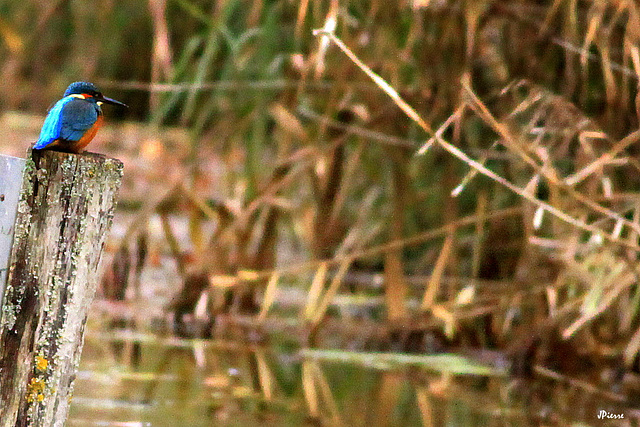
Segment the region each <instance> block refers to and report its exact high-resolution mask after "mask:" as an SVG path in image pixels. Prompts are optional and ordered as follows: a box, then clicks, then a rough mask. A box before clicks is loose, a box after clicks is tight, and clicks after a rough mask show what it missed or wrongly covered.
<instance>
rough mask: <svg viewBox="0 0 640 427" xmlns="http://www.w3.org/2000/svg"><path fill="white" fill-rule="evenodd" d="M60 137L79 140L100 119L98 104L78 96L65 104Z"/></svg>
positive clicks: (61, 117) (67, 139)
mask: <svg viewBox="0 0 640 427" xmlns="http://www.w3.org/2000/svg"><path fill="white" fill-rule="evenodd" d="M60 120H61V123H60V136H59V138H60V139H64V140H66V141H78V140H79V139H80V138H82V136H83V135H84V134H85V132H86V131H87V130H89V129H90V128H91V126H93V125H94V124H95V122H96V120H98V107H97V105H95V104H93V103H91V102H87V101H84V100H81V99H78V98H74V99H72V100H71V101H69V102H67V103H66V104H64V106H63V107H62V112H61V115H60Z"/></svg>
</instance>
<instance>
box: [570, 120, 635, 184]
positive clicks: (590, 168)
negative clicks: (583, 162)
mask: <svg viewBox="0 0 640 427" xmlns="http://www.w3.org/2000/svg"><path fill="white" fill-rule="evenodd" d="M638 141H640V130H637V131H635V132H632V133H630V134H629V135H627V136H625V137H624V138H623V139H621V140H620V141H619V142H617V143H616V144H614V146H613V147H611V148H610V149H609V150H608V151H607V152H606V153H605V154H603V155H602V156H600V157H599V158H598V159H597V160H595V161H593V162H591V163H589V164H588V165H587V166H585V167H584V168H582V169H581V170H579V171H578V172H576V173H574V174H573V175H571V176H568V177H567V178H565V180H564V182H565V183H566V184H567V185H571V186H573V185H576V184H578V183H580V182H581V181H583V180H584V179H585V178H587V177H588V176H589V175H591V174H592V173H594V172H596V171H598V170H600V169H602V167H603V166H605V165H607V164H609V163H611V162H612V161H613V160H614V159H615V157H616V156H617V155H618V154H619V153H620V152H622V151H623V150H625V149H626V148H627V147H629V146H631V145H633V144H635V143H636V142H638Z"/></svg>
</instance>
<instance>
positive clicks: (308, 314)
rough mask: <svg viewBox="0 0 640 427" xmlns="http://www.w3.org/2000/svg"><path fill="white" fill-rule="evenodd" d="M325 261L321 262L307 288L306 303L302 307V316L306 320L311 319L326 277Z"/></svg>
mask: <svg viewBox="0 0 640 427" xmlns="http://www.w3.org/2000/svg"><path fill="white" fill-rule="evenodd" d="M327 269H328V267H327V263H326V262H322V263H321V264H320V266H319V267H318V270H317V271H316V274H315V275H314V276H313V281H312V282H311V287H310V288H309V294H308V296H307V304H306V305H305V308H304V318H305V319H306V320H312V319H313V313H314V312H315V311H316V310H317V307H318V301H319V300H320V295H321V293H322V288H323V287H324V281H325V279H326V277H327Z"/></svg>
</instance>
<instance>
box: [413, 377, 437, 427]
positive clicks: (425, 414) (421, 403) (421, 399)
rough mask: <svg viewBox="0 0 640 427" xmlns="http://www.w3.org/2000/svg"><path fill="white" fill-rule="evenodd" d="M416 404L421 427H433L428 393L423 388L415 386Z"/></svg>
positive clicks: (431, 408)
mask: <svg viewBox="0 0 640 427" xmlns="http://www.w3.org/2000/svg"><path fill="white" fill-rule="evenodd" d="M416 402H418V408H419V409H420V418H421V419H422V425H423V427H433V426H434V425H435V423H434V419H433V407H432V405H431V401H430V399H429V391H428V390H427V388H426V387H424V386H416Z"/></svg>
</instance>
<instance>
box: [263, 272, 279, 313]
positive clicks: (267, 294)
mask: <svg viewBox="0 0 640 427" xmlns="http://www.w3.org/2000/svg"><path fill="white" fill-rule="evenodd" d="M279 280H280V275H279V274H278V273H273V274H272V275H271V278H270V279H269V282H268V283H267V288H266V289H265V291H264V297H263V299H262V307H261V308H260V314H258V323H262V322H264V320H265V319H266V318H267V313H268V312H269V309H270V308H271V306H272V305H273V302H274V301H275V299H276V292H278V281H279Z"/></svg>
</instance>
